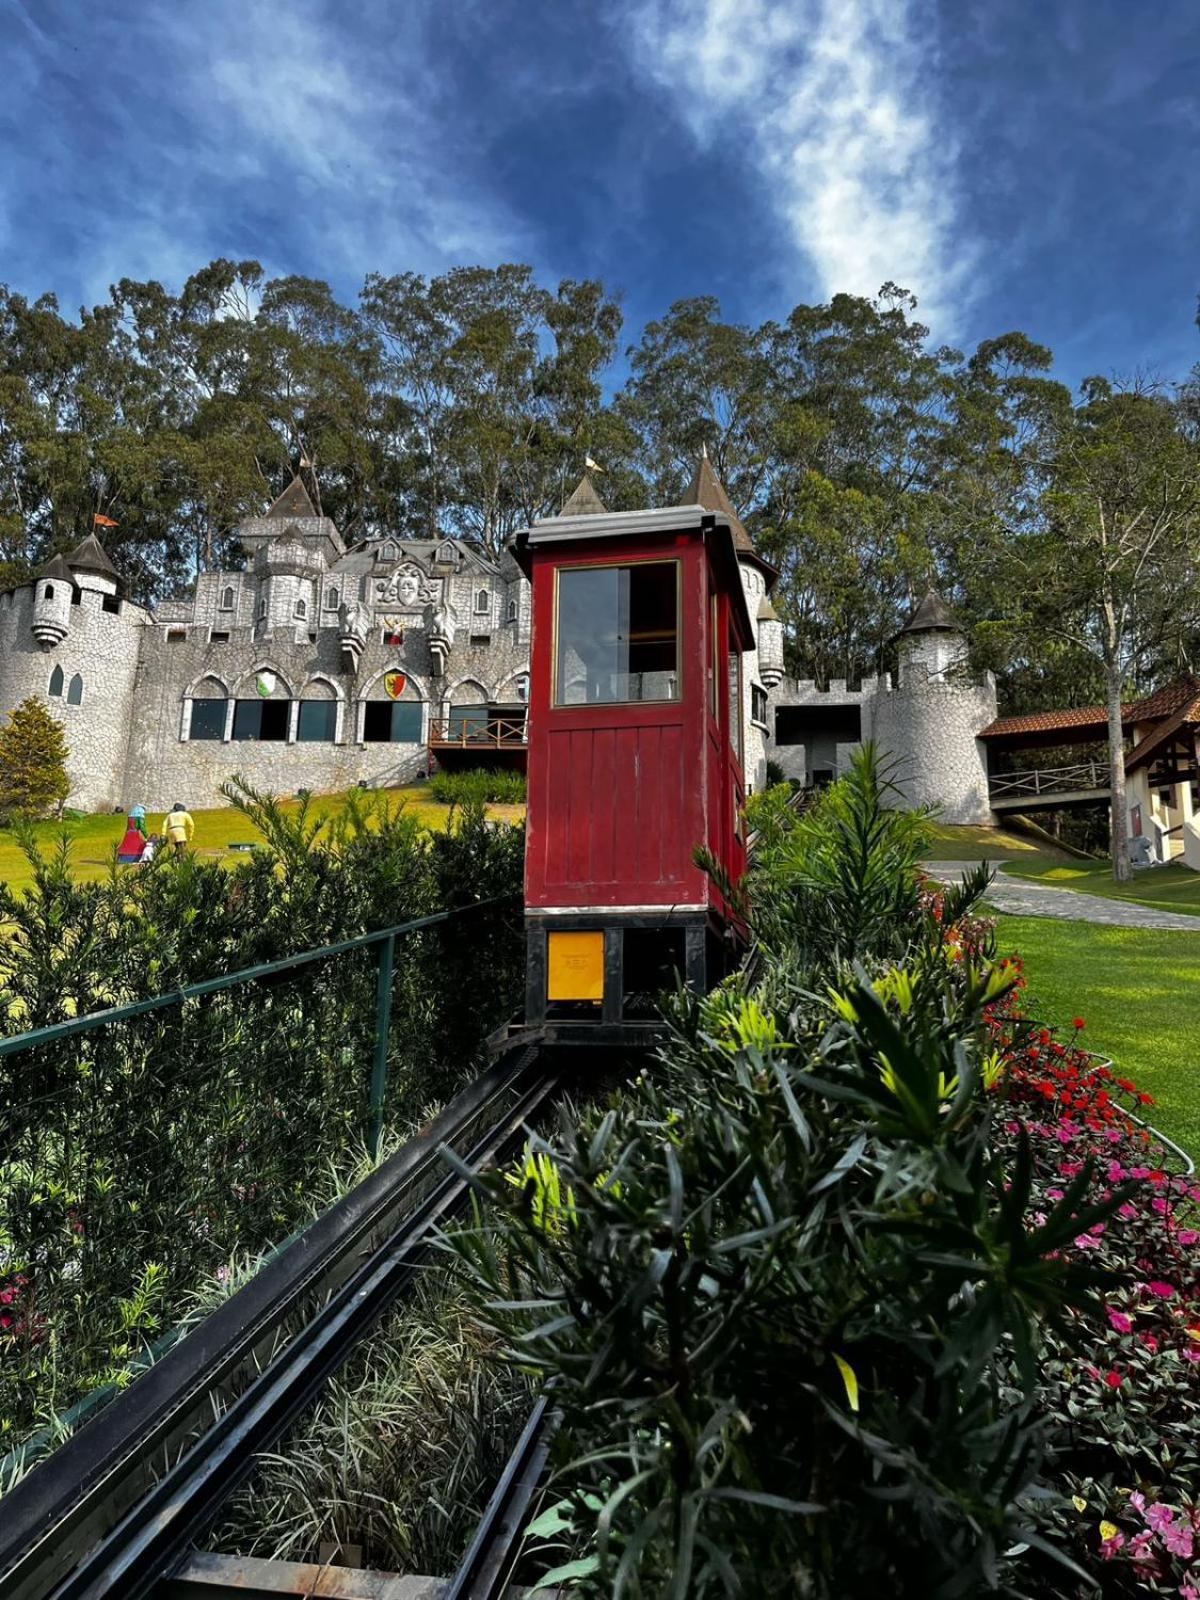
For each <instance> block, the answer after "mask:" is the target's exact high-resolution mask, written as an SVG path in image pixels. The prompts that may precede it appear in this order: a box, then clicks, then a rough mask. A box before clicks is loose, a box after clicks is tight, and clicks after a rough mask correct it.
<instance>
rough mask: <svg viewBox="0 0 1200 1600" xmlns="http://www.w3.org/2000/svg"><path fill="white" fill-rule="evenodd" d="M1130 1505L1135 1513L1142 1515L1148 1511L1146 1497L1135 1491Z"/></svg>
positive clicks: (1130, 1497) (1130, 1498)
mask: <svg viewBox="0 0 1200 1600" xmlns="http://www.w3.org/2000/svg"><path fill="white" fill-rule="evenodd" d="M1129 1504H1130V1506H1131V1507H1132V1508H1133V1510H1134V1511H1136V1512H1138V1513H1139V1514H1140V1513H1141V1512H1143V1511H1145V1509H1146V1496H1145V1495H1144V1494H1141V1493H1140V1492H1139V1491H1138V1490H1137V1489H1135V1490H1134V1491H1133V1493H1132V1494H1131V1495H1130V1496H1129Z"/></svg>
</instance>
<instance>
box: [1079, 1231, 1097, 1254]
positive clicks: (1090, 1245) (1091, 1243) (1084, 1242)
mask: <svg viewBox="0 0 1200 1600" xmlns="http://www.w3.org/2000/svg"><path fill="white" fill-rule="evenodd" d="M1075 1248H1076V1250H1099V1248H1100V1241H1099V1239H1093V1238H1092V1236H1091V1235H1090V1234H1087V1233H1077V1234H1076V1235H1075Z"/></svg>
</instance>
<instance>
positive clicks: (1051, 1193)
mask: <svg viewBox="0 0 1200 1600" xmlns="http://www.w3.org/2000/svg"><path fill="white" fill-rule="evenodd" d="M1062 1197H1063V1192H1062V1190H1061V1189H1047V1190H1046V1199H1047V1200H1061V1199H1062Z"/></svg>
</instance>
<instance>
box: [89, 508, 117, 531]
mask: <svg viewBox="0 0 1200 1600" xmlns="http://www.w3.org/2000/svg"><path fill="white" fill-rule="evenodd" d="M92 526H93V527H96V528H118V527H120V523H118V522H114V521H113V519H112V518H111V517H102V516H101V515H100V513H99V512H98V511H97V513H96V515H95V516H94V517H93V518H92Z"/></svg>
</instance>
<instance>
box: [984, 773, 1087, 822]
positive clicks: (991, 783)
mask: <svg viewBox="0 0 1200 1600" xmlns="http://www.w3.org/2000/svg"><path fill="white" fill-rule="evenodd" d="M1109 792H1110V783H1109V771H1108V763H1107V762H1105V761H1083V762H1080V763H1078V764H1076V765H1074V766H1069V767H1042V768H1039V769H1038V770H1037V771H1034V772H997V773H994V774H993V775H992V776H991V777H990V778H989V779H988V800H989V803H990V805H991V808H992V810H993V811H1050V810H1057V809H1058V808H1059V807H1061V806H1078V805H1092V804H1094V803H1095V802H1096V801H1098V800H1107V799H1108V796H1109Z"/></svg>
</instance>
